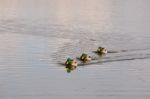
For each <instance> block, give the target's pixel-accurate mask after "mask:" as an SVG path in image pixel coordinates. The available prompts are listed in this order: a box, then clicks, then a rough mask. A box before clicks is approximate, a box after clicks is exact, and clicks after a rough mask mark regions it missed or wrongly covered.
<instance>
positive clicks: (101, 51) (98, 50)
mask: <svg viewBox="0 0 150 99" xmlns="http://www.w3.org/2000/svg"><path fill="white" fill-rule="evenodd" d="M96 52H97V53H99V54H107V53H108V51H107V49H106V48H104V47H98V49H97V51H96Z"/></svg>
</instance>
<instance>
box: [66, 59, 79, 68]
mask: <svg viewBox="0 0 150 99" xmlns="http://www.w3.org/2000/svg"><path fill="white" fill-rule="evenodd" d="M65 65H66V66H70V67H73V68H76V67H77V66H78V63H77V61H76V60H75V59H71V58H68V59H67V60H66V62H65Z"/></svg>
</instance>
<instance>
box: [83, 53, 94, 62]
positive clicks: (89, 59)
mask: <svg viewBox="0 0 150 99" xmlns="http://www.w3.org/2000/svg"><path fill="white" fill-rule="evenodd" d="M80 60H81V61H83V62H87V61H91V60H92V58H91V56H89V55H88V54H85V53H83V54H82V55H81V56H80Z"/></svg>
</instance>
